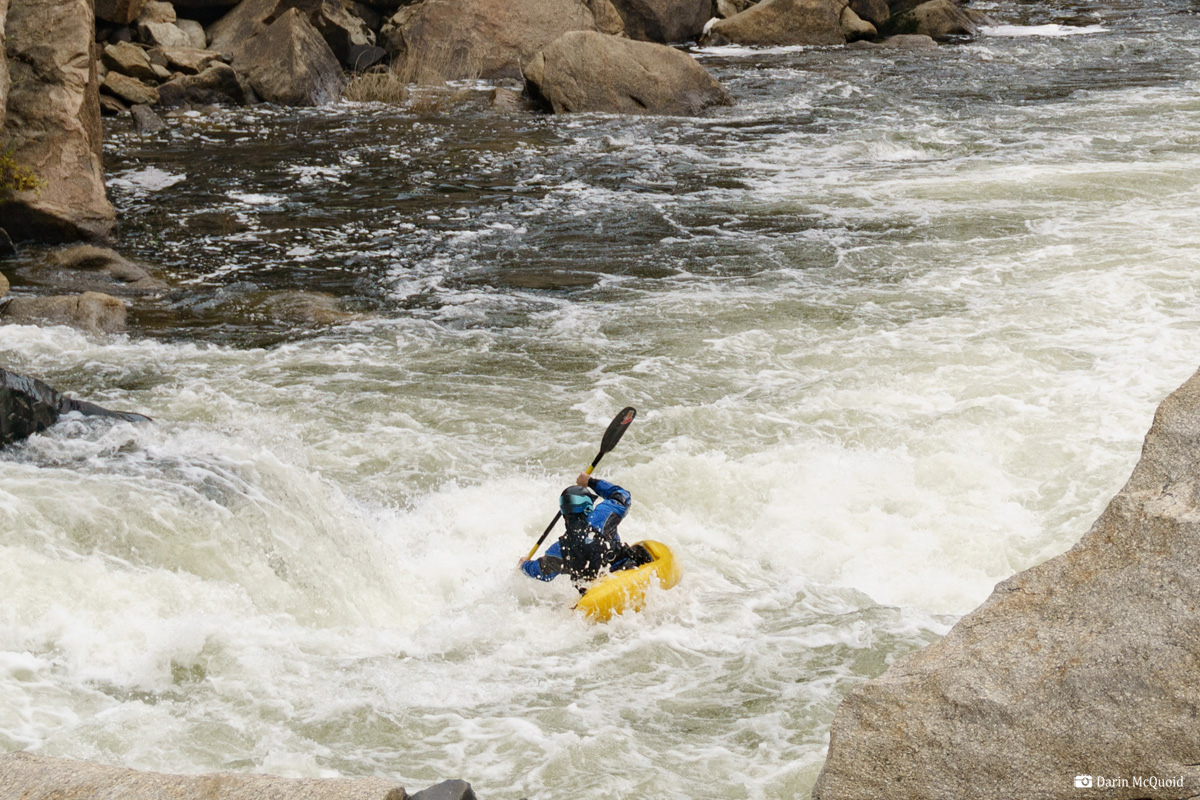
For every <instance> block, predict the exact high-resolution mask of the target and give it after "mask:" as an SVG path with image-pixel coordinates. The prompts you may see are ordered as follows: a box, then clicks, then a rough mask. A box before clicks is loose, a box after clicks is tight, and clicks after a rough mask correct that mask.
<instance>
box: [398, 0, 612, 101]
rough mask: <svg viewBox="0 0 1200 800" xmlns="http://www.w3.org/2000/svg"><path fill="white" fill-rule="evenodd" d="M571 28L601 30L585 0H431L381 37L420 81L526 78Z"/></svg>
mask: <svg viewBox="0 0 1200 800" xmlns="http://www.w3.org/2000/svg"><path fill="white" fill-rule="evenodd" d="M606 1H607V0H606ZM614 13H616V12H614ZM570 31H593V32H597V31H600V27H599V25H598V24H597V22H596V15H595V13H594V12H593V11H592V10H591V9H590V8H589V7H588V6H587V5H586V4H585V3H584V2H582V0H425V1H424V2H422V3H420V4H418V5H412V6H406V7H404V8H402V9H400V11H399V12H397V13H396V14H395V15H394V16H393V17H392V18H391V19H389V20H388V21H387V22H386V23H384V26H383V30H382V31H381V32H380V41H381V42H382V43H383V45H384V47H386V48H387V49H388V51H389V52H391V53H392V54H393V56H394V58H396V59H402V60H403V62H404V69H405V72H407V73H408V74H410V75H413V76H414V77H415V78H416V80H417V81H418V82H422V83H424V82H437V81H439V80H454V79H459V78H476V77H479V78H487V79H499V78H520V77H521V65H522V64H524V63H526V62H527V61H529V59H531V58H533V56H534V54H536V53H537V52H539V51H540V50H542V49H543V48H544V47H546V46H547V45H549V44H550V43H551V42H553V41H554V40H555V39H557V38H558V37H560V36H562V35H563V34H564V33H568V32H570Z"/></svg>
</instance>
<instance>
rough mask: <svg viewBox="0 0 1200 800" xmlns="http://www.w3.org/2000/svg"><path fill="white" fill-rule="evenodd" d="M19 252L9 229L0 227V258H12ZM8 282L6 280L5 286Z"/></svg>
mask: <svg viewBox="0 0 1200 800" xmlns="http://www.w3.org/2000/svg"><path fill="white" fill-rule="evenodd" d="M16 254H17V248H15V247H13V243H12V238H10V237H9V235H8V231H6V230H4V228H0V258H12V257H13V256H15V255H16ZM7 285H8V282H7V281H5V286H7Z"/></svg>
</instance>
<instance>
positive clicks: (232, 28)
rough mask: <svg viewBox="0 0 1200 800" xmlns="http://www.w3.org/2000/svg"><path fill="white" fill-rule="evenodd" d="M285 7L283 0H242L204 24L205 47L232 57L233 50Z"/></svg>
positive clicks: (261, 28) (263, 29)
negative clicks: (228, 10) (206, 34)
mask: <svg viewBox="0 0 1200 800" xmlns="http://www.w3.org/2000/svg"><path fill="white" fill-rule="evenodd" d="M287 8H288V6H287V5H286V4H285V3H284V1H283V0H243V2H241V3H240V4H238V5H237V6H236V7H235V8H233V9H232V10H231V11H230V12H229V13H228V14H226V15H225V16H223V17H221V18H220V19H219V20H217V21H216V22H214V23H213V24H212V25H209V26H208V31H207V33H208V41H209V45H208V47H209V49H210V50H215V51H216V52H218V53H222V54H224V55H226V56H232V55H233V51H234V50H235V49H237V48H238V47H239V46H240V45H241V44H242V43H244V42H246V41H249V40H250V39H251V38H253V37H255V36H257V35H258V34H260V33H262V32H263V31H265V30H266V29H267V25H269V24H270V23H271V21H273V20H275V19H277V18H278V17H279V16H280V15H281V14H282V13H283V12H284V11H286V10H287Z"/></svg>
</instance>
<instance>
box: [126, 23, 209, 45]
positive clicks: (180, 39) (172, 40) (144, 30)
mask: <svg viewBox="0 0 1200 800" xmlns="http://www.w3.org/2000/svg"><path fill="white" fill-rule="evenodd" d="M137 29H138V37H139V38H140V39H141V40H142V41H143V42H145V43H146V44H148V45H150V46H151V47H195V46H196V42H195V41H194V40H193V38H192V37H191V36H189V35H188V34H187V32H186V31H184V30H183V29H182V28H180V27H179V26H178V25H176V24H175V23H174V22H139V23H138V27H137Z"/></svg>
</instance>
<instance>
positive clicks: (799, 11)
mask: <svg viewBox="0 0 1200 800" xmlns="http://www.w3.org/2000/svg"><path fill="white" fill-rule="evenodd" d="M845 6H846V3H845V2H844V0H763V2H761V3H758V4H757V5H753V6H750V8H747V9H746V10H745V11H743V12H741V13H740V14H735V15H734V16H732V17H729V18H728V19H722V20H718V21H717V22H714V23H713V24H712V26H711V27H709V28H708V30H707V32H706V33H705V35H704V37H703V38H702V39H701V43H702V44H713V45H721V44H741V45H748V46H756V47H785V46H792V45H835V44H845V43H846V36H845V34H844V33H843V31H842V23H841V13H842V9H843V8H845Z"/></svg>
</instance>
